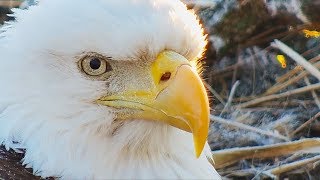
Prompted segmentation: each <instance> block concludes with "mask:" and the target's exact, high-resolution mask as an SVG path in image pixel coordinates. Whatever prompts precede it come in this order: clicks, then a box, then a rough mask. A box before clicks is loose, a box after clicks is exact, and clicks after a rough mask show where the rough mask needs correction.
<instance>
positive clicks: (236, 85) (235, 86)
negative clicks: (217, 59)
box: [220, 81, 240, 115]
mask: <svg viewBox="0 0 320 180" xmlns="http://www.w3.org/2000/svg"><path fill="white" fill-rule="evenodd" d="M239 84H240V82H239V81H236V82H235V83H234V84H233V86H232V88H231V92H230V95H229V98H228V101H227V103H226V105H225V106H224V108H223V109H222V111H221V113H220V115H221V114H223V113H224V111H225V110H226V109H228V108H229V107H230V106H231V103H232V100H233V97H234V93H235V92H236V89H237V87H238V86H239Z"/></svg>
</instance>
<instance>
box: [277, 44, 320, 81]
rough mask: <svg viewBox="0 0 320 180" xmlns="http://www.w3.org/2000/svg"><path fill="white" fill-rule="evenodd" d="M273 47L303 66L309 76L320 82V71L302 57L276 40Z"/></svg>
mask: <svg viewBox="0 0 320 180" xmlns="http://www.w3.org/2000/svg"><path fill="white" fill-rule="evenodd" d="M273 45H275V46H276V47H278V48H279V49H280V50H281V51H282V52H284V53H285V54H287V55H288V56H289V57H291V59H293V60H294V61H296V62H297V63H298V64H300V65H301V66H303V67H304V68H305V69H306V70H307V71H309V72H310V74H312V75H313V76H315V77H316V78H317V79H318V80H319V81H320V71H319V70H318V69H317V68H315V67H314V66H313V65H312V64H311V63H310V62H308V61H307V60H306V59H305V58H304V57H302V56H301V55H300V54H298V53H297V52H296V51H294V50H292V49H291V48H290V47H289V46H287V45H285V44H284V43H282V42H281V41H279V40H277V39H275V40H274V44H273Z"/></svg>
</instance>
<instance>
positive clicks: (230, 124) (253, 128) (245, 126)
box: [210, 115, 289, 141]
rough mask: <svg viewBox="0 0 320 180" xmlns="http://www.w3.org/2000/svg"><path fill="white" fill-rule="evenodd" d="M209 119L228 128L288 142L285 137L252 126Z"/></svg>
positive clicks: (221, 119)
mask: <svg viewBox="0 0 320 180" xmlns="http://www.w3.org/2000/svg"><path fill="white" fill-rule="evenodd" d="M210 119H211V120H212V121H215V122H218V123H221V124H225V125H228V126H233V127H236V128H239V129H244V130H247V131H251V132H255V133H258V134H262V135H265V136H269V137H273V138H276V139H280V140H282V141H288V140H289V139H288V138H287V137H285V136H282V135H280V134H275V133H272V132H269V131H265V130H262V129H259V128H256V127H252V126H249V125H246V124H243V123H239V122H236V121H230V120H227V119H223V118H221V117H218V116H214V115H210Z"/></svg>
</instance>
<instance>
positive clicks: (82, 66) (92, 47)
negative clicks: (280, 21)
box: [0, 0, 219, 179]
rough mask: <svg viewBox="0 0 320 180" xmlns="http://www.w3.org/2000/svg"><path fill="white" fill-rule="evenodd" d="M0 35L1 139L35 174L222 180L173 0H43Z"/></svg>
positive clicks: (188, 23)
mask: <svg viewBox="0 0 320 180" xmlns="http://www.w3.org/2000/svg"><path fill="white" fill-rule="evenodd" d="M14 11H15V17H16V21H14V22H10V23H9V24H7V25H6V26H5V27H3V28H2V29H1V30H0V32H2V33H1V34H0V37H1V38H0V62H1V65H0V83H1V89H0V124H1V126H0V143H1V144H3V145H5V147H6V148H7V149H10V148H11V149H14V150H17V151H18V150H19V149H25V157H24V159H23V164H25V165H26V166H27V167H31V168H32V169H33V171H34V173H35V174H36V175H40V176H42V177H60V178H64V179H70V178H71V179H103V178H130V179H132V178H135V179H141V178H175V179H176V178H197V179H198V178H200V179H201V178H207V179H219V175H218V174H217V173H216V171H215V170H214V168H213V167H212V165H211V164H210V162H209V161H210V160H208V158H210V157H211V153H210V149H209V146H208V144H207V143H206V138H207V133H208V126H209V103H208V98H207V94H206V91H205V88H204V86H203V84H202V81H201V78H200V77H199V75H198V73H197V72H196V70H195V69H194V68H193V67H192V65H193V64H196V63H194V62H195V61H196V60H197V59H198V58H199V55H201V54H202V53H203V51H204V48H205V45H206V37H205V36H204V35H203V30H202V28H201V26H200V24H199V22H198V20H197V18H196V16H195V15H194V14H193V13H192V12H190V11H188V10H187V9H186V7H185V5H184V4H183V3H181V2H180V1H179V0H121V1H118V0H42V1H40V3H39V5H37V6H32V7H30V8H29V9H28V10H14Z"/></svg>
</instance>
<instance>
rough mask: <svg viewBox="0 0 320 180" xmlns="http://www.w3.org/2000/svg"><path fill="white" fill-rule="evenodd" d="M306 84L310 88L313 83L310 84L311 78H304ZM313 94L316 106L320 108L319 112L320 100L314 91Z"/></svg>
mask: <svg viewBox="0 0 320 180" xmlns="http://www.w3.org/2000/svg"><path fill="white" fill-rule="evenodd" d="M304 82H305V83H306V84H307V85H308V86H310V85H311V83H310V81H309V78H307V77H304ZM311 93H312V97H313V99H314V101H315V102H316V104H317V106H318V108H319V110H320V100H319V98H318V95H317V93H316V92H315V91H314V90H313V91H311Z"/></svg>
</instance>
